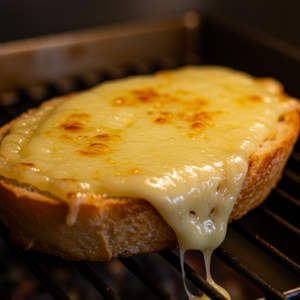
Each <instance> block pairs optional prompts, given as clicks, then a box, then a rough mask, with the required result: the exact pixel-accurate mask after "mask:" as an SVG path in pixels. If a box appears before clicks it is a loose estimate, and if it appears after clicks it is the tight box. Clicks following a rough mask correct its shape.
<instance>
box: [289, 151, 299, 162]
mask: <svg viewBox="0 0 300 300" xmlns="http://www.w3.org/2000/svg"><path fill="white" fill-rule="evenodd" d="M291 158H292V159H295V160H296V161H298V162H300V152H298V151H297V150H294V151H293V153H292V154H291Z"/></svg>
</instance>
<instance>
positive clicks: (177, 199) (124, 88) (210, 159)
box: [0, 67, 292, 297]
mask: <svg viewBox="0 0 300 300" xmlns="http://www.w3.org/2000/svg"><path fill="white" fill-rule="evenodd" d="M291 105H292V104H291V103H290V102H287V101H282V99H280V98H279V97H278V96H276V95H275V94H272V93H271V92H269V91H268V90H267V89H266V88H264V86H263V85H262V84H259V82H258V81H257V80H254V79H253V78H252V77H250V76H248V75H246V74H244V73H241V72H237V71H233V70H230V69H226V68H220V67H186V68H182V69H179V70H176V71H163V72H159V73H157V74H155V75H152V76H141V77H130V78H128V79H122V80H117V81H113V82H108V83H105V84H102V85H100V86H97V87H95V88H94V89H92V90H90V91H87V92H82V93H80V94H76V95H72V96H70V98H69V99H56V100H52V101H50V102H46V103H45V104H44V105H43V106H42V107H41V108H40V109H39V110H37V111H36V112H34V113H32V114H30V115H28V116H27V117H23V118H20V119H19V120H18V121H17V122H16V123H15V124H14V125H13V126H12V128H11V132H10V134H9V135H7V136H6V137H5V138H4V140H3V142H2V145H1V148H0V155H1V156H0V174H2V175H3V176H6V177H8V178H14V179H16V180H18V181H20V182H26V183H29V184H32V185H33V186H35V187H37V188H39V189H41V190H45V191H49V192H50V193H52V194H53V195H55V196H57V197H59V198H61V199H63V200H64V201H66V202H67V203H69V207H70V212H69V214H68V216H67V222H68V224H69V225H72V224H74V222H75V221H76V209H77V208H78V205H79V204H80V201H86V200H87V199H89V198H91V197H93V198H97V197H99V198H102V197H107V196H109V197H111V196H122V197H124V196H128V197H137V198H143V199H146V200H148V201H149V202H150V203H151V204H152V205H153V206H154V207H156V208H157V210H158V211H159V212H160V214H161V215H162V216H163V218H164V219H165V220H166V221H167V222H168V223H169V225H170V226H171V227H172V228H173V229H174V231H175V232H176V234H177V237H178V241H179V245H180V249H181V253H182V255H183V253H184V252H185V251H186V250H188V249H198V250H201V251H203V252H204V253H208V254H207V257H208V258H207V260H208V261H209V259H210V258H209V256H210V254H209V253H211V251H212V250H213V249H215V248H216V247H218V246H219V245H220V244H221V242H222V241H223V239H224V237H225V233H226V228H227V222H228V218H229V215H230V213H231V211H232V208H233V205H234V203H235V201H236V199H237V197H238V195H239V193H240V190H241V187H242V184H243V181H244V178H245V176H246V173H247V168H248V157H249V155H251V154H252V153H253V152H254V151H255V150H256V149H257V147H258V146H259V145H260V143H261V142H262V141H263V140H264V139H265V138H266V137H267V136H268V135H269V133H270V131H271V130H272V127H273V126H274V124H275V123H276V121H277V120H278V118H279V117H280V115H281V114H283V113H284V112H286V111H288V110H290V108H291ZM95 195H97V196H95ZM209 276H210V275H209ZM211 283H212V284H214V283H213V281H212V280H211ZM190 297H192V295H190Z"/></svg>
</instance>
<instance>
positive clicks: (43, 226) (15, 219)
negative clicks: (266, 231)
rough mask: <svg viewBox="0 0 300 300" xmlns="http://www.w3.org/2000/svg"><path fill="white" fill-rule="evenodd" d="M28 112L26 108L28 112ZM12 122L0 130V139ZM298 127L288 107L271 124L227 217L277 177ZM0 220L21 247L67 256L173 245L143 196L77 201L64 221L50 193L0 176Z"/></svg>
mask: <svg viewBox="0 0 300 300" xmlns="http://www.w3.org/2000/svg"><path fill="white" fill-rule="evenodd" d="M29 113H31V112H29ZM13 122H14V121H12V122H11V123H9V124H7V125H5V126H3V127H2V128H1V129H0V142H1V140H2V139H3V137H4V136H5V135H6V134H7V133H8V132H9V129H10V127H11V125H12V123H13ZM298 132H299V115H298V112H296V111H293V112H291V113H288V114H286V115H284V116H283V117H282V118H281V119H280V120H279V121H278V123H277V124H276V126H275V128H274V134H275V136H274V134H273V135H272V137H271V138H269V139H267V140H265V141H264V142H263V143H262V145H261V146H260V147H259V149H258V150H257V151H256V153H255V154H254V155H252V156H251V157H250V158H249V167H248V172H247V175H246V179H245V181H244V184H243V187H242V190H241V193H240V195H239V197H238V199H237V201H236V203H235V206H234V208H233V210H232V213H231V215H230V218H229V222H231V221H232V220H233V219H239V218H241V217H242V216H243V215H245V214H246V213H247V212H248V211H250V210H252V209H254V208H255V207H256V206H258V205H259V204H260V203H261V202H262V201H264V200H265V198H266V197H267V196H268V194H269V193H270V192H271V190H272V189H273V188H274V187H275V185H276V183H277V182H278V180H279V179H280V177H281V173H282V170H283V168H284V166H285V163H286V161H287V159H288V157H289V155H290V153H291V151H292V149H293V146H294V143H295V141H296V139H297V136H298ZM0 195H1V201H0V219H1V221H2V222H3V223H4V224H5V226H7V227H8V228H9V229H10V230H11V233H10V235H9V240H10V241H11V242H12V243H13V244H15V245H17V246H19V247H21V248H23V249H24V250H28V249H36V250H39V251H42V252H46V253H50V254H54V255H57V256H60V257H62V258H64V259H69V260H91V261H105V260H110V259H111V257H114V256H118V255H122V256H130V255H132V254H140V253H149V252H157V251H160V250H163V249H166V248H171V249H174V248H176V247H177V239H176V235H175V233H174V231H173V229H172V228H171V227H170V226H169V225H168V224H167V223H166V222H165V221H164V219H163V218H162V217H161V216H160V214H159V213H158V212H157V210H156V209H155V208H154V207H153V206H152V205H151V204H149V203H148V202H147V201H146V200H143V199H132V198H109V199H104V200H101V201H98V202H95V201H94V202H86V203H82V204H81V205H80V207H79V212H78V216H77V221H76V223H75V225H73V226H68V225H67V224H66V222H65V217H66V214H67V213H68V205H67V204H66V203H65V202H63V201H59V200H58V199H56V198H55V197H53V198H52V197H51V195H50V196H49V195H45V194H43V192H38V191H31V190H28V189H27V188H26V187H24V186H22V185H19V184H18V183H17V182H15V183H14V182H12V180H7V179H6V178H4V177H2V178H0Z"/></svg>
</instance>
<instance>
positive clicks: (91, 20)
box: [0, 0, 300, 300]
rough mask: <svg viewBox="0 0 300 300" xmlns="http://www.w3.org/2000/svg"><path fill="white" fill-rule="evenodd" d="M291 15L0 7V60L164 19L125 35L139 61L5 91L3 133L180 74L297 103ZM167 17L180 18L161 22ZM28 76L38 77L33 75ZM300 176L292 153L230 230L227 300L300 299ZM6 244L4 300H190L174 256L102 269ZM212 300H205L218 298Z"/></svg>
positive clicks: (192, 259) (221, 6)
mask: <svg viewBox="0 0 300 300" xmlns="http://www.w3.org/2000/svg"><path fill="white" fill-rule="evenodd" d="M298 8H300V3H299V4H298V2H297V1H285V2H284V3H283V1H276V3H273V2H271V1H269V0H266V1H263V3H261V2H259V1H257V0H254V1H251V2H250V1H249V3H248V2H247V3H246V1H244V3H241V1H238V0H228V1H222V0H204V1H199V0H197V1H196V0H195V1H194V0H187V1H185V2H183V1H179V0H173V1H171V0H169V1H167V0H161V1H157V0H153V1H151V2H150V1H141V0H135V1H133V0H130V1H116V0H113V1H96V0H95V1H94V0H88V1H85V2H84V3H83V2H82V1H61V2H58V1H57V2H56V1H33V0H27V1H21V0H18V1H7V0H5V1H1V2H0V28H1V29H0V43H1V42H2V44H0V54H1V46H3V45H4V42H7V41H13V40H18V39H23V38H29V37H36V36H41V35H43V36H44V35H47V34H54V33H60V32H66V31H69V30H78V29H84V28H89V27H94V26H102V25H105V26H108V31H109V30H110V29H109V28H110V27H109V26H110V25H113V24H117V23H120V22H123V21H132V20H137V22H138V23H136V25H135V27H136V26H137V25H138V27H139V28H141V32H142V31H143V26H144V25H145V23H143V21H142V20H144V19H145V18H150V17H160V21H158V23H156V21H155V22H154V23H151V22H150V23H151V24H154V25H155V24H156V25H155V26H156V27H155V26H154V25H153V28H158V27H159V28H160V29H159V30H158V32H159V35H157V31H156V33H153V35H151V34H150V35H149V36H146V35H145V34H144V35H143V34H142V35H138V34H136V35H134V32H135V31H134V30H131V34H132V39H131V40H130V41H131V43H132V44H131V46H132V47H133V48H134V49H135V50H132V52H130V51H129V52H128V53H129V54H131V55H128V53H127V54H126V55H127V56H128V57H127V56H124V55H123V59H124V60H123V61H122V60H120V59H118V55H117V56H116V57H110V63H109V64H108V65H105V66H103V65H101V64H99V66H98V68H97V69H93V70H92V72H79V71H78V70H75V71H74V70H73V71H74V72H73V74H71V73H69V74H68V76H64V75H63V74H61V78H57V80H53V78H51V77H48V79H47V77H45V78H46V79H47V80H46V79H45V80H44V81H43V82H38V81H33V83H32V84H30V82H29V83H28V82H27V81H26V80H25V81H24V80H23V81H22V80H21V81H20V82H21V83H19V85H18V84H16V88H14V89H12V88H11V87H12V85H9V84H8V85H7V86H6V88H3V90H2V91H0V122H1V125H2V124H4V123H5V122H8V121H9V120H10V119H12V118H14V117H16V116H18V115H19V114H20V113H21V112H23V111H25V110H27V109H28V108H30V107H34V106H37V105H39V104H40V103H41V102H42V101H43V100H45V99H47V98H50V97H53V96H57V95H63V94H65V93H69V92H72V91H77V90H82V89H86V88H89V87H91V86H93V85H95V84H97V83H100V82H103V81H105V80H110V79H115V78H120V77H124V76H127V75H134V74H148V73H153V72H155V71H157V70H160V69H164V68H176V67H180V66H182V65H185V64H187V63H196V64H210V63H213V64H222V65H227V66H230V67H234V68H237V69H241V70H244V71H247V72H250V73H251V74H253V75H255V76H274V77H276V78H278V79H279V80H281V81H282V82H283V83H284V85H285V86H286V88H287V91H288V92H289V93H291V94H293V95H294V96H297V97H300V85H299V79H300V51H299V50H298V49H297V47H296V46H300V35H299V34H298V30H297V29H298V28H299V26H300V20H298V18H297V13H296V12H297V11H299V10H297V9H298ZM190 10H194V11H195V10H196V11H200V23H198V22H197V17H196V15H195V14H189V15H183V12H185V11H190ZM212 13H213V15H215V14H218V15H219V14H221V15H222V17H215V16H212ZM165 15H179V17H175V18H164V17H163V16H165ZM180 15H181V16H180ZM228 17H229V19H228ZM234 19H236V20H237V21H238V22H235V21H232V20H234ZM240 21H243V22H242V24H241V23H239V22H240ZM139 22H142V23H139ZM243 23H245V24H246V26H244V25H243ZM143 24H144V25H143ZM247 24H248V25H251V27H252V28H251V27H248V25H247ZM297 24H298V25H297ZM116 26H117V27H116V28H117V30H119V31H120V32H122V30H124V29H126V30H128V27H126V26H127V25H120V26H119V25H116ZM147 26H149V25H147ZM151 26H152V25H151ZM157 26H158V27H157ZM172 26H173V27H172ZM129 27H130V26H129ZM147 28H148V31H147V34H149V27H147ZM151 28H152V27H151ZM172 28H173V29H172ZM253 28H254V29H253ZM256 29H263V31H261V30H256ZM114 30H115V29H114ZM154 31H155V30H154ZM264 32H268V33H272V34H273V36H275V37H277V38H273V37H270V36H269V35H266V34H265V33H264ZM100 33H101V29H100ZM127 38H128V36H127ZM151 38H153V39H154V40H155V39H157V38H159V39H160V41H161V43H160V44H159V45H158V47H156V48H153V47H152V48H153V49H152V50H153V51H152V52H151V51H150V50H149V49H148V50H149V53H148V52H147V51H148V50H147V51H146V49H147V47H146V46H145V41H148V42H150V41H151ZM278 38H279V39H278ZM44 41H46V42H47V40H44ZM128 41H129V40H128V39H124V40H122V38H121V40H120V41H119V40H118V41H116V45H121V44H122V43H124V42H125V44H126V45H128ZM141 41H143V43H141ZM102 42H103V43H104V44H105V43H106V41H105V40H104V41H102ZM285 42H291V43H293V44H294V46H291V45H289V44H286V43H285ZM118 43H121V44H118ZM100 44H101V43H100ZM104 44H103V45H104ZM141 44H144V48H143V51H142V52H143V53H144V56H143V55H136V53H135V51H137V52H138V50H139V49H138V48H137V47H136V46H134V45H141ZM13 45H17V44H13ZM101 45H102V44H101ZM101 45H100V46H101ZM170 45H172V47H170ZM173 45H174V47H173ZM91 46H92V45H91ZM175 46H176V47H175ZM10 49H11V48H10ZM73 49H74V48H73ZM75 49H76V47H75ZM2 50H3V47H2ZM67 50H68V49H67ZM140 52H141V51H140ZM62 53H64V52H61V53H60V52H59V51H58V52H57V53H56V56H55V57H56V58H57V57H59V58H60V55H62ZM71 53H72V51H71ZM73 54H74V53H73ZM75 54H76V53H75ZM77 54H78V53H77ZM47 55H48V54H47V53H46V56H45V58H49V57H51V53H50V54H49V55H50V56H47ZM52 57H53V62H55V58H54V56H52ZM75 59H76V55H75ZM9 60H10V61H11V62H12V63H15V65H14V66H15V68H16V70H18V72H21V73H22V72H23V73H24V68H23V69H22V68H19V66H20V64H22V57H18V56H14V54H12V56H9V55H8V56H7V57H6V58H5V59H3V57H2V65H1V63H0V86H1V84H2V86H5V84H6V83H5V82H6V78H4V77H5V72H4V71H3V70H4V67H5V66H6V67H7V65H8V64H7V62H9ZM4 61H5V63H6V64H5V63H4ZM19 61H20V63H18V62H19ZM58 61H59V59H58ZM0 62H1V55H0ZM73 64H74V61H73ZM1 66H2V70H1ZM27 66H28V65H27ZM29 66H30V64H29ZM65 68H68V63H66V64H65ZM22 70H23V71H22ZM1 72H2V73H1ZM26 72H29V73H31V74H34V68H33V69H32V70H31V69H30V68H29V69H26ZM26 72H25V73H26ZM47 73H48V75H49V76H50V75H51V74H49V72H47ZM45 76H46V75H45ZM1 81H2V83H1ZM298 151H299V152H298ZM299 167H300V145H299V144H297V145H296V149H295V151H294V153H293V154H292V157H291V159H290V161H289V163H288V165H287V168H286V169H285V171H284V174H283V179H282V180H281V182H280V183H279V186H278V188H276V189H275V191H274V192H273V193H272V194H271V196H270V197H269V198H268V200H267V201H266V203H265V204H264V205H263V206H262V207H261V208H259V209H257V210H255V211H254V212H251V213H250V214H249V215H247V216H246V217H244V218H243V219H242V220H241V221H238V222H234V223H232V224H231V225H230V226H229V229H228V235H227V237H226V240H225V242H224V243H223V244H222V248H218V249H217V251H215V255H214V256H213V262H212V273H213V276H214V278H215V279H216V281H217V282H218V283H219V284H221V285H223V286H224V287H226V289H228V290H229V292H230V294H231V295H232V299H257V298H259V297H263V295H266V296H267V297H268V299H284V296H283V295H282V294H281V293H280V292H282V291H289V292H288V293H287V294H286V295H287V297H289V298H290V299H299V298H300V297H299V294H300V292H299V290H300V288H299V287H300V279H299V276H300V265H299V263H300V257H299V253H300V246H299V240H300V231H299V229H298V228H300V221H299V212H300V202H299V200H298V199H300V195H299V184H300V171H299V170H300V168H299ZM283 208H284V209H283ZM7 234H8V231H7V230H6V229H5V228H4V227H1V235H2V237H3V239H1V243H0V254H1V256H0V299H16V300H18V299H53V298H54V299H72V300H73V299H74V300H76V299H87V300H89V299H91V300H92V299H120V298H121V299H157V298H158V299H186V295H185V292H184V290H183V286H182V280H181V275H180V273H179V272H177V270H176V268H178V257H176V256H174V253H172V252H170V251H166V252H161V253H159V254H149V255H141V256H135V257H133V259H131V258H128V259H122V258H120V259H113V260H112V261H111V262H107V263H89V262H86V263H85V262H77V263H71V262H67V261H63V260H61V259H59V258H56V257H52V256H49V255H45V254H42V253H38V252H36V251H29V252H27V253H25V252H23V251H20V250H18V249H16V248H15V247H12V248H11V246H10V245H8V244H6V242H5V240H6V237H7ZM175 254H176V252H175ZM177 254H178V253H177ZM186 262H187V263H188V264H189V265H190V266H191V267H192V268H193V269H194V270H195V271H196V272H197V273H199V274H200V275H201V276H202V277H205V274H204V268H203V262H202V257H201V254H199V253H197V252H192V251H191V252H189V253H188V255H187V257H186ZM227 265H228V266H227ZM174 267H175V268H174ZM186 268H187V269H186V270H188V274H189V275H188V277H189V279H190V281H191V282H192V283H193V284H194V285H191V289H192V290H193V289H195V287H194V286H198V287H200V288H201V290H202V291H206V290H207V289H208V288H209V287H207V285H206V284H205V282H204V281H203V279H202V277H199V276H198V275H197V274H196V273H195V272H194V271H193V270H192V269H188V267H186ZM293 289H294V290H293ZM211 293H212V295H213V296H212V299H220V298H218V295H217V294H214V292H211Z"/></svg>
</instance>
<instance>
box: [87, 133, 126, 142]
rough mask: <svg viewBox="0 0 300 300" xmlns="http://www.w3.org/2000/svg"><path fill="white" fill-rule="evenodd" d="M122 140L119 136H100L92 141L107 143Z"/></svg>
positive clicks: (94, 137) (105, 134)
mask: <svg viewBox="0 0 300 300" xmlns="http://www.w3.org/2000/svg"><path fill="white" fill-rule="evenodd" d="M119 139H120V136H119V135H118V134H108V133H104V134H98V135H96V136H93V137H92V140H95V141H107V142H114V141H117V140H119Z"/></svg>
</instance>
